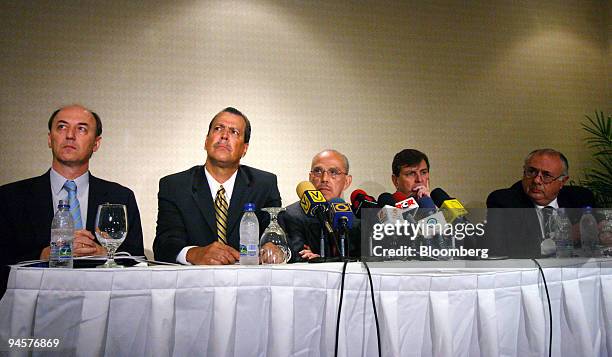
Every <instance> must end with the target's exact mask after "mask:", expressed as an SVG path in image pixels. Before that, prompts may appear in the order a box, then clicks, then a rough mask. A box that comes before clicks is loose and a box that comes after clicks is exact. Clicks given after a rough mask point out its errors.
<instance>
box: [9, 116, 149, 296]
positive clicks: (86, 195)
mask: <svg viewBox="0 0 612 357" xmlns="http://www.w3.org/2000/svg"><path fill="white" fill-rule="evenodd" d="M48 128H49V134H48V136H47V144H48V146H49V148H50V149H51V155H52V161H51V168H50V169H49V170H47V172H45V173H44V174H43V175H42V176H38V177H33V178H29V179H26V180H22V181H18V182H14V183H10V184H7V185H4V186H2V187H0V201H1V202H4V203H7V204H3V205H0V270H1V274H0V293H1V294H4V291H5V289H6V282H7V278H8V274H9V267H8V266H7V265H9V264H15V263H18V262H20V261H24V260H35V259H42V260H48V259H49V250H50V249H49V243H50V239H51V221H52V220H53V216H54V213H55V211H56V210H57V205H58V203H59V201H60V200H66V201H68V194H69V192H68V191H69V190H70V191H75V193H74V194H75V195H76V201H75V199H74V198H73V205H75V206H76V202H77V201H78V206H79V207H80V209H79V210H78V214H76V213H73V219H74V220H75V227H76V228H77V229H76V232H75V236H74V241H73V254H74V256H85V255H106V249H105V248H104V247H102V246H101V245H100V244H99V242H98V241H97V240H96V238H95V236H94V234H93V233H92V232H93V231H94V225H95V219H96V211H97V208H98V205H100V204H102V203H106V202H110V203H119V204H124V205H126V207H127V213H128V228H129V229H128V234H127V237H126V239H125V241H124V242H123V244H121V246H120V247H119V248H118V249H117V251H126V252H129V253H131V254H132V255H144V250H143V242H142V227H141V224H140V213H139V211H138V205H137V204H136V198H135V197H134V193H133V192H132V191H131V190H130V189H128V188H126V187H124V186H121V185H119V184H117V183H114V182H109V181H105V180H102V179H99V178H97V177H94V176H93V175H91V173H90V172H89V161H90V159H91V157H92V155H93V153H94V152H96V151H98V149H99V148H100V144H101V141H102V121H101V120H100V117H99V116H98V114H96V113H95V112H93V111H91V110H89V109H87V108H85V107H84V106H82V105H78V104H74V105H69V106H65V107H62V108H59V109H57V110H56V111H54V112H53V113H52V114H51V117H50V118H49V121H48Z"/></svg>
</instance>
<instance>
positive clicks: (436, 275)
mask: <svg viewBox="0 0 612 357" xmlns="http://www.w3.org/2000/svg"><path fill="white" fill-rule="evenodd" d="M527 264H528V265H529V264H531V263H527ZM392 266H393V265H392ZM409 266H410V267H411V268H405V266H404V265H397V266H393V268H380V267H373V268H372V273H373V282H374V290H375V299H376V304H377V308H378V318H379V322H380V331H381V343H382V354H383V356H545V355H547V353H548V352H547V351H548V331H549V329H550V326H549V322H548V308H547V305H546V297H545V292H544V285H543V284H542V279H541V277H540V275H539V272H538V270H537V269H536V268H534V267H527V268H518V267H515V268H506V269H488V270H482V269H467V268H461V269H456V268H452V267H450V268H448V269H443V268H435V267H432V268H430V267H427V266H423V265H419V264H418V263H417V264H413V265H409ZM341 270H342V264H341V263H326V264H320V265H313V264H310V265H308V264H297V265H285V266H272V267H270V266H259V267H240V266H227V267H154V268H136V267H135V268H129V269H111V270H100V269H79V270H63V269H42V268H25V267H14V268H13V269H12V271H11V276H10V279H9V288H8V290H7V292H6V294H5V296H4V298H3V299H2V300H1V301H0V338H1V339H2V341H6V340H7V339H8V338H17V337H59V338H60V339H61V343H62V346H63V347H64V348H68V349H70V351H67V353H68V354H70V353H74V355H78V356H101V355H105V356H170V355H174V356H204V355H207V356H231V355H235V356H333V352H334V341H335V331H336V316H337V311H338V310H337V309H338V302H339V297H340V289H339V288H340V281H341ZM544 270H545V274H546V279H547V282H548V288H549V291H550V295H551V302H552V312H553V326H552V330H553V355H554V356H572V357H573V356H609V355H612V264H611V262H610V261H596V262H593V261H591V262H590V263H589V264H586V265H582V266H580V267H578V266H568V267H549V268H545V269H544ZM370 300H371V297H370V290H369V287H368V280H367V275H366V274H365V270H364V269H363V267H362V265H361V264H360V263H350V264H349V267H348V269H347V276H346V280H345V292H344V301H343V307H342V318H341V325H340V339H339V341H340V342H339V355H340V356H376V355H377V342H376V329H375V322H374V315H373V310H372V306H371V302H370ZM65 352H66V351H65ZM11 353H12V354H19V353H18V352H16V351H15V350H11ZM24 354H25V353H24ZM34 354H35V355H36V353H34ZM63 355H66V353H64V354H63Z"/></svg>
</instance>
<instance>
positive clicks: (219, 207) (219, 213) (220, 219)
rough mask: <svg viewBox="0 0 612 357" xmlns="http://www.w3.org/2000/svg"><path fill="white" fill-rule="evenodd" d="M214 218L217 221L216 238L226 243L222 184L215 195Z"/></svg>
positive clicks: (225, 219)
mask: <svg viewBox="0 0 612 357" xmlns="http://www.w3.org/2000/svg"><path fill="white" fill-rule="evenodd" d="M215 218H216V221H217V240H218V241H219V242H221V243H224V244H227V237H226V234H227V201H226V200H225V189H224V188H223V185H221V187H219V190H218V191H217V197H215Z"/></svg>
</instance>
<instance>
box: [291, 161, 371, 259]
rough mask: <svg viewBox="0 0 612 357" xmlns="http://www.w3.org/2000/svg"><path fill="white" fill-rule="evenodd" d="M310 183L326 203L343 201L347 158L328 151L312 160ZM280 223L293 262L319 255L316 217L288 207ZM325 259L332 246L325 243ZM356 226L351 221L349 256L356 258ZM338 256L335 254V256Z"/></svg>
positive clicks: (319, 230) (319, 232)
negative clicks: (337, 199) (336, 200)
mask: <svg viewBox="0 0 612 357" xmlns="http://www.w3.org/2000/svg"><path fill="white" fill-rule="evenodd" d="M308 179H309V181H310V182H311V183H312V184H313V185H314V186H315V188H316V189H317V190H319V191H321V193H322V194H323V197H325V200H327V201H330V200H332V199H334V198H342V195H343V193H344V191H345V190H346V189H347V188H348V187H349V186H350V185H351V182H352V180H353V178H352V176H351V175H349V162H348V159H347V157H346V156H345V155H344V154H342V153H340V152H339V151H337V150H333V149H327V150H323V151H321V152H320V153H318V154H316V155H315V156H314V157H313V158H312V163H311V167H310V173H309V175H308ZM279 222H280V224H281V225H282V226H283V227H284V229H285V231H286V233H287V236H288V240H289V246H290V247H291V250H292V258H291V260H292V261H303V260H309V259H314V258H317V257H319V255H320V253H321V243H320V242H321V237H322V235H323V231H322V227H321V224H320V223H319V221H318V220H317V219H316V218H315V217H310V216H307V215H306V214H305V213H304V210H302V207H301V206H300V202H299V201H298V202H295V203H292V204H291V205H289V206H287V210H286V211H285V212H282V213H281V214H280V216H279ZM324 242H325V245H324V249H325V252H326V253H325V254H326V257H330V256H333V254H332V252H333V251H334V249H335V244H331V243H333V242H329V240H326V239H324ZM359 243H360V230H359V222H357V221H354V223H353V228H352V229H351V230H350V232H349V249H350V251H349V254H350V255H351V256H357V255H359V246H360V244H359ZM336 253H337V252H336Z"/></svg>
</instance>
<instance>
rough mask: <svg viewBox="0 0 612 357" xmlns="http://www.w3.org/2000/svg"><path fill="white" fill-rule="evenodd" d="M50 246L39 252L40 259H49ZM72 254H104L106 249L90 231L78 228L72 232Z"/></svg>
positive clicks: (80, 255) (76, 255)
mask: <svg viewBox="0 0 612 357" xmlns="http://www.w3.org/2000/svg"><path fill="white" fill-rule="evenodd" d="M50 254H51V247H45V248H44V249H43V250H42V252H40V260H49V255H50ZM72 255H73V256H75V257H82V256H87V255H106V249H105V248H104V247H102V246H101V245H99V244H98V243H96V240H95V238H94V236H93V234H91V232H90V231H88V230H86V229H80V230H78V231H75V232H74V240H73V241H72Z"/></svg>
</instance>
